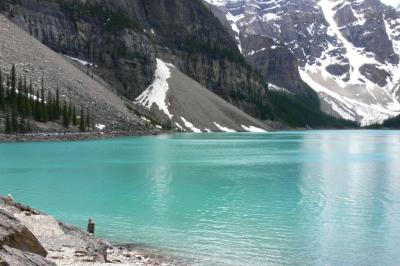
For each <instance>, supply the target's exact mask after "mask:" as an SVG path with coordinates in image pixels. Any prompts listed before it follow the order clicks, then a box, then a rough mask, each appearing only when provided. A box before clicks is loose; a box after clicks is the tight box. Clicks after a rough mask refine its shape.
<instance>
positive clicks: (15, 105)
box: [0, 65, 92, 134]
mask: <svg viewBox="0 0 400 266" xmlns="http://www.w3.org/2000/svg"><path fill="white" fill-rule="evenodd" d="M4 81H5V82H4ZM0 113H4V115H5V119H4V131H5V133H9V134H10V133H28V132H31V131H32V123H31V122H32V121H37V122H42V123H47V122H50V121H51V122H56V123H59V124H62V125H63V126H64V127H65V128H69V127H70V126H71V125H72V126H75V127H78V126H79V129H80V130H81V131H86V130H89V129H90V128H91V124H92V123H91V121H90V114H89V111H88V110H87V111H86V114H85V112H84V110H83V108H81V115H80V116H79V117H78V116H77V113H76V107H75V105H74V104H72V103H71V101H69V103H67V101H65V100H64V101H63V102H61V100H60V95H59V90H58V88H57V93H56V95H54V96H53V95H52V94H51V92H50V91H49V92H46V91H45V89H44V85H43V78H42V82H41V88H40V90H35V89H34V88H33V85H32V82H29V84H28V82H27V80H26V78H22V77H18V78H17V73H16V69H15V65H13V66H12V67H11V71H10V75H6V76H5V79H3V74H2V72H1V71H0Z"/></svg>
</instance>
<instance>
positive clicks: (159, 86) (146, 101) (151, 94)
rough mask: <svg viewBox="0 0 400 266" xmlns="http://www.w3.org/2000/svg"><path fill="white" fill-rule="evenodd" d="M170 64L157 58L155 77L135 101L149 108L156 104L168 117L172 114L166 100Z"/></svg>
mask: <svg viewBox="0 0 400 266" xmlns="http://www.w3.org/2000/svg"><path fill="white" fill-rule="evenodd" d="M170 67H174V66H173V65H171V64H167V63H164V62H163V61H162V60H161V59H158V58H157V69H156V71H155V79H154V81H153V84H151V85H150V86H149V87H148V88H147V89H146V90H145V91H144V92H143V93H142V94H141V95H140V96H139V97H137V98H136V103H139V104H141V105H143V106H145V107H146V108H148V109H151V107H152V106H153V104H155V105H157V106H158V108H159V109H160V111H163V112H164V113H165V114H166V115H167V116H168V117H169V118H170V119H171V118H172V116H173V115H172V114H171V113H170V112H169V110H168V106H169V103H168V102H167V92H168V90H169V85H168V79H169V78H170V77H171V71H170V70H169V68H170Z"/></svg>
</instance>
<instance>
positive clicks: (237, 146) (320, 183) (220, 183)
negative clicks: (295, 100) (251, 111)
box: [0, 131, 400, 266]
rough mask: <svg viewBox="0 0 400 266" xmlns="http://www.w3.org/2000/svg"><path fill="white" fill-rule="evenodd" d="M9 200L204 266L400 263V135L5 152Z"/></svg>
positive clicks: (0, 170) (191, 140)
mask: <svg viewBox="0 0 400 266" xmlns="http://www.w3.org/2000/svg"><path fill="white" fill-rule="evenodd" d="M0 193H2V194H7V193H12V194H13V196H14V198H15V199H16V200H18V201H21V202H23V203H26V204H29V205H30V206H33V207H35V208H39V209H41V210H43V211H45V212H47V213H49V214H51V215H54V216H56V217H57V218H59V219H61V220H63V221H65V222H68V223H72V224H74V225H77V226H80V227H82V228H85V226H86V222H87V219H88V218H89V217H92V218H94V219H95V221H96V224H97V234H99V235H101V236H103V237H107V238H109V239H112V240H114V241H122V242H134V243H142V244H144V245H147V246H149V247H155V248H159V249H161V250H163V251H165V252H167V253H170V254H175V255H177V256H179V257H181V258H185V260H188V261H190V262H191V263H194V264H200V265H394V266H395V265H396V266H397V265H400V256H399V254H400V132H399V131H310V132H277V133H266V134H228V133H226V134H225V133H224V134H222V133H221V134H198V135H196V134H187V135H184V134H177V135H170V136H157V137H142V138H118V139H112V140H99V141H88V142H64V143H23V144H0Z"/></svg>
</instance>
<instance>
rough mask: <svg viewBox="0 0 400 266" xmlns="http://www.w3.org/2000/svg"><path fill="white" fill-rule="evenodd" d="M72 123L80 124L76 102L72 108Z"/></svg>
mask: <svg viewBox="0 0 400 266" xmlns="http://www.w3.org/2000/svg"><path fill="white" fill-rule="evenodd" d="M72 125H74V126H76V125H78V121H77V119H76V109H75V104H74V107H73V108H72Z"/></svg>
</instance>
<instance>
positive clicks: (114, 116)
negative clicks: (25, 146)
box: [0, 15, 144, 131]
mask: <svg viewBox="0 0 400 266" xmlns="http://www.w3.org/2000/svg"><path fill="white" fill-rule="evenodd" d="M13 64H15V66H16V69H17V71H18V73H20V74H21V75H22V74H23V75H24V76H26V78H27V80H31V81H32V83H33V85H34V86H35V87H36V88H39V87H40V84H41V79H42V78H43V80H44V87H45V90H46V91H51V92H52V93H53V95H55V92H56V88H59V90H60V94H61V98H62V99H61V100H66V101H68V102H69V101H71V102H73V103H75V104H76V105H77V106H81V107H84V108H89V109H90V111H91V115H92V116H93V121H95V123H97V124H99V125H102V126H104V127H103V128H102V129H104V130H143V129H144V123H143V121H141V120H140V119H139V118H138V117H137V116H136V115H135V114H134V113H132V112H131V111H130V110H129V109H128V108H127V106H126V105H125V102H124V101H123V100H121V98H120V97H118V96H117V95H116V94H115V93H113V92H112V91H111V90H110V89H108V88H106V87H105V85H104V83H102V82H101V81H97V80H95V79H93V78H91V77H89V76H88V75H87V74H86V73H85V72H83V71H81V70H79V69H78V68H76V67H75V66H74V65H73V64H72V63H71V62H69V61H68V59H67V58H65V57H64V56H62V55H59V54H57V53H55V52H54V51H52V50H50V49H49V48H48V47H46V46H45V45H43V44H42V43H40V42H39V41H37V40H36V39H35V38H33V37H32V36H30V35H29V34H27V33H26V32H25V31H23V30H22V29H20V28H19V27H18V26H16V25H15V24H14V23H12V22H11V21H9V20H8V19H7V18H5V17H4V16H2V15H0V68H1V69H2V71H3V73H4V72H6V71H10V69H9V68H10V66H11V65H13ZM43 126H44V127H46V125H43ZM42 130H43V131H48V130H49V128H43V129H42ZM60 130H61V131H62V128H61V129H60V128H58V129H57V131H60Z"/></svg>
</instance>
